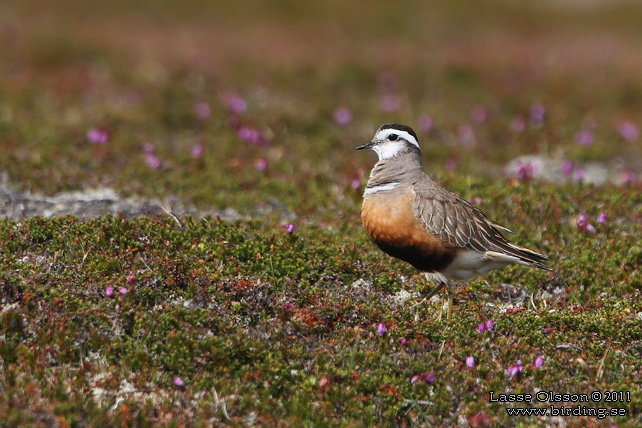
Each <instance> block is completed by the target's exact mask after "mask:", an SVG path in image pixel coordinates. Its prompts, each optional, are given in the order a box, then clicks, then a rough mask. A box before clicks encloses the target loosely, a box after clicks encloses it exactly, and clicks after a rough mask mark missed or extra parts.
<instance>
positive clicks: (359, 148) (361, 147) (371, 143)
mask: <svg viewBox="0 0 642 428" xmlns="http://www.w3.org/2000/svg"><path fill="white" fill-rule="evenodd" d="M372 146H374V142H372V141H370V142H369V143H366V144H364V145H363V146H359V147H357V150H363V149H369V148H371V147H372Z"/></svg>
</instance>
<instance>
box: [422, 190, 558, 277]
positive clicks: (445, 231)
mask: <svg viewBox="0 0 642 428" xmlns="http://www.w3.org/2000/svg"><path fill="white" fill-rule="evenodd" d="M426 178H427V177H426ZM414 190H415V198H414V200H413V211H414V213H415V216H416V217H417V219H418V220H419V221H420V223H422V224H423V225H424V227H425V228H426V229H427V230H428V231H429V232H430V233H431V234H432V235H433V236H435V237H438V238H439V239H442V240H444V241H447V242H449V243H450V244H452V245H454V246H456V247H458V248H465V249H469V250H474V251H479V252H486V251H497V252H501V253H504V254H510V255H513V256H516V257H518V258H520V259H521V260H523V261H524V262H526V263H528V264H532V265H534V266H537V267H541V268H543V269H548V267H547V266H546V265H544V264H542V263H541V261H542V260H545V259H546V256H544V255H542V254H538V253H536V252H534V251H531V250H529V249H527V248H524V247H520V246H517V245H515V244H512V243H511V242H510V241H508V239H506V238H505V237H504V236H503V235H502V234H501V232H500V229H503V230H506V231H508V232H510V230H508V229H506V228H505V227H503V226H501V225H500V224H498V223H496V222H494V221H493V220H491V219H490V218H488V217H487V216H486V215H485V214H484V213H483V212H481V211H480V210H479V209H477V208H476V207H474V206H473V205H471V204H470V203H469V202H468V201H466V200H464V199H462V198H460V197H459V196H457V195H455V194H454V193H451V192H449V191H447V190H446V189H444V188H442V187H439V186H438V185H437V184H436V183H434V182H432V180H429V179H427V181H425V182H423V183H421V184H415V186H414ZM510 233H512V232H510Z"/></svg>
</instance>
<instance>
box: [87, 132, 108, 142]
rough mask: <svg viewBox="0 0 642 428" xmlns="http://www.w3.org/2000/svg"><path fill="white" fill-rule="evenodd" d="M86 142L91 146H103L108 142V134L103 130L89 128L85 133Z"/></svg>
mask: <svg viewBox="0 0 642 428" xmlns="http://www.w3.org/2000/svg"><path fill="white" fill-rule="evenodd" d="M87 141H89V142H90V143H93V144H105V143H106V142H107V141H109V133H108V132H107V131H105V130H104V129H100V128H91V129H90V130H89V131H87Z"/></svg>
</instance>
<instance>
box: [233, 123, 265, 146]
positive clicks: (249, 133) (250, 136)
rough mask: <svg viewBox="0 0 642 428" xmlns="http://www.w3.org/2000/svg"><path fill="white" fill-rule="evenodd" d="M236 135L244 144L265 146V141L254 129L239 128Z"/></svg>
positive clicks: (259, 132)
mask: <svg viewBox="0 0 642 428" xmlns="http://www.w3.org/2000/svg"><path fill="white" fill-rule="evenodd" d="M236 135H237V136H238V137H239V139H241V140H242V141H245V142H246V143H250V144H255V145H259V146H260V145H264V144H267V139H266V138H265V137H264V136H263V134H261V131H259V130H258V129H255V128H248V127H246V126H241V127H240V128H239V129H238V131H236Z"/></svg>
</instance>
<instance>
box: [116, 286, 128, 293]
mask: <svg viewBox="0 0 642 428" xmlns="http://www.w3.org/2000/svg"><path fill="white" fill-rule="evenodd" d="M118 292H119V293H120V294H127V288H125V287H120V288H119V289H118Z"/></svg>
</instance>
